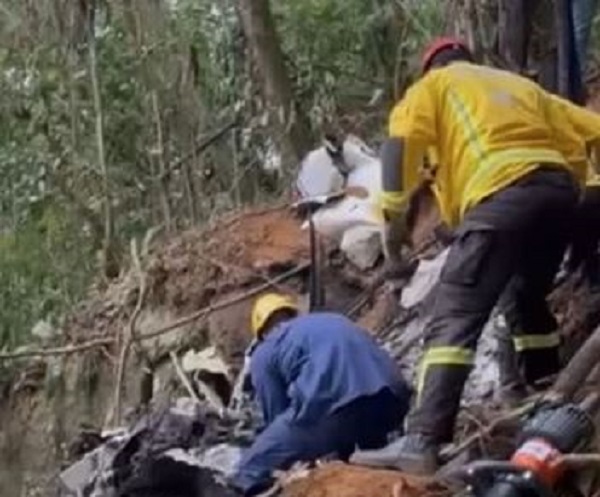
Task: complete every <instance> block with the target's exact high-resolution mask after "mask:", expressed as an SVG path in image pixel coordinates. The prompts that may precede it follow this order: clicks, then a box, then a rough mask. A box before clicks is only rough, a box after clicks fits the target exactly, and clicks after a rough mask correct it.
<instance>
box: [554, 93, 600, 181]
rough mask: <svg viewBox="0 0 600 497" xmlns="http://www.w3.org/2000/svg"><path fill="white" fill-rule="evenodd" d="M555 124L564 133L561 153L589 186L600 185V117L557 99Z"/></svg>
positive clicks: (561, 134)
mask: <svg viewBox="0 0 600 497" xmlns="http://www.w3.org/2000/svg"><path fill="white" fill-rule="evenodd" d="M551 99H552V102H553V104H554V113H553V114H552V120H553V122H554V124H555V126H556V127H557V128H558V129H559V130H560V137H561V138H562V139H561V140H560V142H559V143H560V144H561V146H564V147H565V148H564V149H563V150H561V152H562V153H563V155H564V156H565V158H566V159H567V162H568V163H569V165H570V166H571V167H572V168H573V170H574V173H575V174H576V175H577V177H578V179H580V180H583V181H585V184H586V185H587V186H598V185H600V176H599V175H598V173H597V167H596V166H597V161H598V159H600V154H599V152H600V114H597V113H595V112H592V111H590V110H588V109H586V108H585V107H581V106H579V105H574V104H572V103H571V102H569V101H567V100H564V99H562V98H560V97H557V96H555V95H552V96H551Z"/></svg>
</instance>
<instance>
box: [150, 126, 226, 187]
mask: <svg viewBox="0 0 600 497" xmlns="http://www.w3.org/2000/svg"><path fill="white" fill-rule="evenodd" d="M236 125H237V120H236V119H233V120H231V121H229V122H228V123H227V124H225V125H223V126H222V127H221V128H219V129H217V130H216V131H215V132H214V133H212V134H211V135H209V136H207V137H206V138H202V139H200V140H199V141H198V142H197V144H196V146H195V147H194V149H193V150H192V151H191V152H189V153H187V154H185V155H184V156H182V157H180V158H178V159H176V160H174V161H173V162H171V164H169V165H168V166H167V167H166V169H165V171H164V172H163V173H162V174H161V175H160V177H159V179H161V180H164V179H166V178H168V177H169V176H170V175H171V173H173V172H175V171H176V170H177V169H179V168H180V167H181V165H182V164H183V163H184V162H186V161H188V160H190V159H192V158H193V157H194V156H195V155H196V154H199V153H202V152H204V151H205V150H206V149H207V148H208V147H210V146H211V145H212V144H213V143H215V142H216V141H217V140H219V139H220V138H221V137H222V136H224V135H225V134H226V133H227V132H228V131H229V130H230V129H232V128H234V127H235V126H236Z"/></svg>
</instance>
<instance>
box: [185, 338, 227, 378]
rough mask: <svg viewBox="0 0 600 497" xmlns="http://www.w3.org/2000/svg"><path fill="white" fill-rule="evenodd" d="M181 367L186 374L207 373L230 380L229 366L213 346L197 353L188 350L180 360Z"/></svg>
mask: <svg viewBox="0 0 600 497" xmlns="http://www.w3.org/2000/svg"><path fill="white" fill-rule="evenodd" d="M181 367H182V368H183V370H184V371H185V372H186V373H191V372H194V371H207V372H209V373H213V374H222V375H225V377H226V378H228V379H230V372H229V366H228V365H227V363H226V362H225V361H224V360H223V358H222V357H221V355H220V354H219V353H218V352H217V349H216V348H215V347H214V346H212V347H207V348H205V349H202V350H200V351H199V352H196V351H194V350H189V351H188V352H186V353H185V355H184V356H183V358H182V360H181Z"/></svg>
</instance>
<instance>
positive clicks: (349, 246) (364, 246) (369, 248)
mask: <svg viewBox="0 0 600 497" xmlns="http://www.w3.org/2000/svg"><path fill="white" fill-rule="evenodd" d="M340 250H342V252H344V254H345V255H346V257H347V258H348V260H349V261H350V262H352V263H353V264H354V265H356V266H357V267H358V268H359V269H370V268H372V267H373V266H374V265H375V262H376V261H377V259H378V258H379V256H380V255H381V235H380V232H379V230H378V229H376V228H371V227H365V226H356V227H354V228H351V229H349V230H346V231H345V232H344V235H343V237H342V241H341V243H340Z"/></svg>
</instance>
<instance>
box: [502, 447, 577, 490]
mask: <svg viewBox="0 0 600 497" xmlns="http://www.w3.org/2000/svg"><path fill="white" fill-rule="evenodd" d="M511 462H512V463H513V464H514V465H515V466H518V467H519V468H522V469H523V470H525V471H531V472H532V473H533V474H534V475H535V476H536V477H537V478H538V479H539V480H540V481H541V482H543V483H544V484H546V485H548V486H549V487H550V488H552V487H553V486H554V484H555V483H556V482H557V481H558V480H559V479H560V477H561V476H562V475H563V474H564V472H565V467H564V464H562V454H561V453H560V451H558V450H557V449H556V448H554V447H553V446H552V445H551V444H549V443H548V442H546V440H544V439H541V438H534V439H531V440H528V441H527V442H525V443H524V444H523V445H521V447H519V448H518V449H517V451H516V452H515V453H514V455H513V456H512V459H511Z"/></svg>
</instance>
